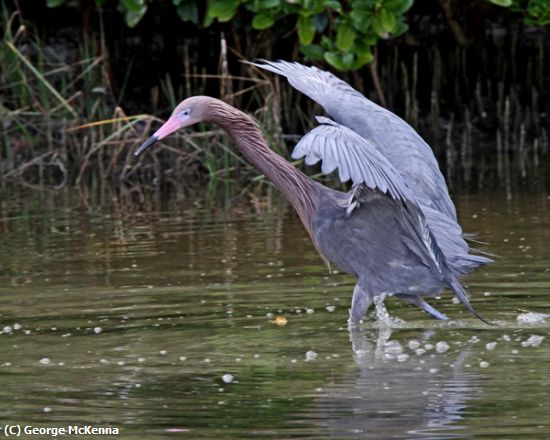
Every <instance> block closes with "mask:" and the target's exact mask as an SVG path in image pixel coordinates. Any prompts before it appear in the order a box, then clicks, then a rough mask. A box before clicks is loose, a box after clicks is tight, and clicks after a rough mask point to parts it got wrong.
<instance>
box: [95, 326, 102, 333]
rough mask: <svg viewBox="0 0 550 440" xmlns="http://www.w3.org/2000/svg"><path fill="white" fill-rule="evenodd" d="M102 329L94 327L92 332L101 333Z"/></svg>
mask: <svg viewBox="0 0 550 440" xmlns="http://www.w3.org/2000/svg"><path fill="white" fill-rule="evenodd" d="M102 330H103V329H102V328H101V327H94V333H96V334H99V333H101V332H102Z"/></svg>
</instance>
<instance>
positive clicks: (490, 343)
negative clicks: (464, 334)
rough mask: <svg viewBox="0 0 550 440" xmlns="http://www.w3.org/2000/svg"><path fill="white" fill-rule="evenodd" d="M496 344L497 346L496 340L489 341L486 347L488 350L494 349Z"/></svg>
mask: <svg viewBox="0 0 550 440" xmlns="http://www.w3.org/2000/svg"><path fill="white" fill-rule="evenodd" d="M496 346H497V343H496V342H488V343H487V344H485V348H486V349H487V350H494V349H495V348H496Z"/></svg>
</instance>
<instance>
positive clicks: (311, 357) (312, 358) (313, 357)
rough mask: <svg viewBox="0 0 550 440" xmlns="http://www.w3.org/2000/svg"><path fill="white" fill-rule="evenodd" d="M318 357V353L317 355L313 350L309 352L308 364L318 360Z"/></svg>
mask: <svg viewBox="0 0 550 440" xmlns="http://www.w3.org/2000/svg"><path fill="white" fill-rule="evenodd" d="M317 356H318V355H317V353H315V352H314V351H312V350H309V351H308V352H306V362H308V361H313V360H315V359H317Z"/></svg>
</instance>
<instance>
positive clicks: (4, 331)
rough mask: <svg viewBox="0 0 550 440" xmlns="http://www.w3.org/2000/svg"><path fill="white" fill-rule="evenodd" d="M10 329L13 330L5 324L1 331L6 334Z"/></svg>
mask: <svg viewBox="0 0 550 440" xmlns="http://www.w3.org/2000/svg"><path fill="white" fill-rule="evenodd" d="M12 331H13V329H12V328H11V327H10V326H9V325H6V326H5V327H4V328H3V329H2V333H6V334H10V333H11V332H12Z"/></svg>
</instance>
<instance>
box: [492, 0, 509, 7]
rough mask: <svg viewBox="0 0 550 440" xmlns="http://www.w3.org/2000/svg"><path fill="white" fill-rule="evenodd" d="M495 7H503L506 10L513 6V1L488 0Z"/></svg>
mask: <svg viewBox="0 0 550 440" xmlns="http://www.w3.org/2000/svg"><path fill="white" fill-rule="evenodd" d="M488 1H489V2H491V3H492V4H494V5H497V6H502V7H504V8H509V7H510V6H512V3H513V0H488Z"/></svg>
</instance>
